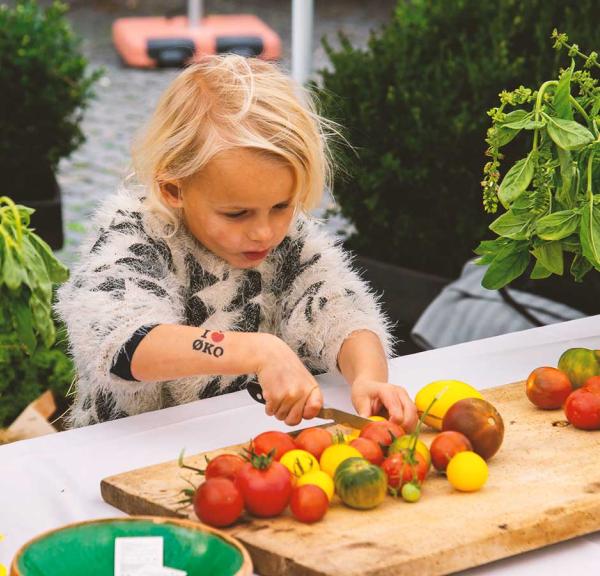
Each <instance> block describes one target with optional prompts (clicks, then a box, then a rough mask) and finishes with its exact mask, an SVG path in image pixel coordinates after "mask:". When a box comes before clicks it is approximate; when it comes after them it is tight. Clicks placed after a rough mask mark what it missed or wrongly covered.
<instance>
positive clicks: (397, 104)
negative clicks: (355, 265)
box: [315, 0, 600, 278]
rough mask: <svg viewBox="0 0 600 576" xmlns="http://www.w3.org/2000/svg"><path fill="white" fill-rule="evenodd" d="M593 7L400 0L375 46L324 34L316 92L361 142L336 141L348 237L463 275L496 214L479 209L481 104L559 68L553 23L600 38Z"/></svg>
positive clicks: (367, 249) (394, 257)
mask: <svg viewBox="0 0 600 576" xmlns="http://www.w3.org/2000/svg"><path fill="white" fill-rule="evenodd" d="M595 8H597V2H595V0H578V2H564V0H529V1H528V2H517V1H514V0H499V1H497V2H482V1H481V0H460V1H457V0H399V1H398V2H397V5H396V8H395V10H394V13H393V15H392V16H391V17H390V19H389V21H388V22H387V23H386V24H385V26H384V27H382V28H381V29H379V30H377V31H374V32H373V34H372V36H371V38H370V40H369V43H368V46H367V47H365V48H363V47H358V46H355V45H353V44H352V42H351V41H350V40H349V39H348V38H347V37H344V36H342V37H341V38H340V41H339V43H335V42H334V41H333V40H331V41H326V42H325V48H326V51H327V54H328V56H329V59H330V66H328V67H327V69H324V70H322V71H321V77H322V82H321V85H320V86H318V87H315V90H316V91H317V94H318V97H319V100H320V101H321V103H322V113H323V114H324V115H325V116H327V117H328V118H331V119H332V120H335V121H337V122H339V124H341V125H342V126H343V127H344V128H345V129H346V130H345V133H344V135H345V137H346V139H347V140H348V141H349V143H350V144H351V145H352V148H353V150H350V149H348V148H340V149H339V150H338V151H337V159H336V160H337V164H338V165H340V164H341V165H343V166H345V169H346V171H347V177H343V176H342V177H340V178H338V179H337V180H336V183H335V189H334V195H335V197H336V200H337V201H338V203H339V208H340V211H341V213H342V214H343V215H344V216H345V217H346V218H348V219H349V220H350V221H351V223H352V224H353V225H354V228H355V232H353V233H352V235H351V237H350V238H349V239H348V242H347V243H348V246H349V247H350V248H351V249H353V250H356V251H357V252H358V253H359V254H361V255H363V256H371V257H373V258H376V259H378V260H384V261H386V262H390V263H393V264H397V265H399V266H405V267H409V268H414V269H417V270H422V271H425V272H429V273H433V274H436V275H439V276H446V277H448V278H451V277H455V276H457V275H458V274H459V273H460V270H461V268H462V267H463V265H464V263H465V262H466V261H467V260H468V259H470V258H471V257H472V255H473V247H474V246H476V245H477V243H478V241H479V240H481V239H482V238H484V236H485V234H486V230H487V226H488V225H489V223H490V222H491V221H492V219H493V218H492V217H491V216H489V215H487V214H485V213H484V212H483V211H482V210H481V188H480V184H479V183H480V181H481V176H480V174H481V166H482V160H481V156H482V153H483V152H484V150H485V145H484V143H483V141H484V139H485V135H486V130H487V128H488V125H489V124H488V122H489V119H488V118H487V116H485V115H483V114H482V113H481V111H482V110H488V109H489V108H491V107H492V106H493V105H494V103H495V102H496V101H497V97H498V93H499V92H500V91H501V90H502V89H503V88H504V87H506V86H519V85H520V84H525V85H529V83H533V84H534V85H539V84H538V83H541V82H542V81H543V80H545V79H547V78H549V77H550V76H549V75H550V74H552V71H554V70H557V66H558V63H559V60H560V55H559V54H557V53H555V52H554V51H552V50H546V49H545V48H546V47H547V43H548V36H549V35H550V34H551V32H552V29H553V28H554V27H560V28H561V29H565V30H566V29H571V28H572V29H577V33H578V35H579V39H580V42H581V43H582V44H583V43H584V42H585V43H586V45H590V46H596V45H597V42H598V41H599V40H600V27H599V26H598V24H597V19H594V18H591V17H590V15H591V14H593V13H594V10H595ZM519 146H520V144H519V142H516V143H515V147H516V148H519ZM515 153H521V150H520V149H519V150H518V151H515Z"/></svg>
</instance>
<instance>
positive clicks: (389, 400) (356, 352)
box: [338, 330, 417, 430]
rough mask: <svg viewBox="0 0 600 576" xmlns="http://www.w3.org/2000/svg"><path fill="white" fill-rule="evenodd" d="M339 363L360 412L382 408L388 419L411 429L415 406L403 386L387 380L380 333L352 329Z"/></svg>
mask: <svg viewBox="0 0 600 576" xmlns="http://www.w3.org/2000/svg"><path fill="white" fill-rule="evenodd" d="M338 365H339V367H340V371H341V372H342V374H343V375H344V378H345V379H346V380H347V381H348V383H349V384H350V385H351V387H352V402H353V404H354V407H355V408H356V411H357V412H358V413H359V414H360V415H361V416H365V417H366V416H371V415H372V414H377V413H378V412H380V411H381V410H382V408H385V409H386V410H387V411H388V413H389V417H390V419H391V420H394V421H395V422H398V423H399V424H402V425H403V426H404V427H405V428H407V429H408V430H412V429H413V428H414V427H415V425H416V423H417V410H416V408H415V405H414V404H413V402H412V401H411V399H410V398H409V396H408V394H407V393H406V390H404V388H401V387H399V386H394V385H393V384H388V382H387V380H388V367H387V360H386V357H385V354H384V351H383V346H382V345H381V341H380V340H379V337H378V336H377V335H376V334H375V333H373V332H371V331H370V330H359V331H356V332H353V333H352V334H350V336H348V338H346V340H344V343H343V344H342V347H341V349H340V353H339V356H338Z"/></svg>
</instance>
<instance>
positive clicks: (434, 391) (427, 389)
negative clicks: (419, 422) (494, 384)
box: [415, 380, 483, 430]
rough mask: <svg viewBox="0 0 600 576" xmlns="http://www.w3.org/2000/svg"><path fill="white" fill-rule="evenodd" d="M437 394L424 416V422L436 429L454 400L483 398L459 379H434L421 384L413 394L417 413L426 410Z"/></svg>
mask: <svg viewBox="0 0 600 576" xmlns="http://www.w3.org/2000/svg"><path fill="white" fill-rule="evenodd" d="M438 394H439V396H438V399H437V400H436V401H435V403H434V404H433V406H432V407H431V409H430V410H429V414H428V415H427V416H426V417H425V424H427V425H428V426H431V427H432V428H435V429H436V430H441V429H442V420H443V419H444V414H446V412H447V411H448V409H449V408H450V406H452V405H453V404H454V403H455V402H458V401H459V400H462V399H463V398H483V396H482V395H481V394H480V393H479V391H478V390H476V389H475V388H473V387H472V386H469V384H467V383H465V382H461V381H460V380H436V381H435V382H430V383H429V384H427V385H426V386H423V388H421V390H419V392H417V395H416V396H415V405H416V407H417V411H418V412H419V415H421V414H423V412H425V410H427V408H428V407H429V405H430V404H431V402H432V401H433V399H434V398H435V397H436V396H437V395H438Z"/></svg>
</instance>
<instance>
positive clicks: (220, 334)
mask: <svg viewBox="0 0 600 576" xmlns="http://www.w3.org/2000/svg"><path fill="white" fill-rule="evenodd" d="M210 337H211V338H212V341H213V342H220V341H221V340H223V338H225V334H223V332H213V333H212V334H211V335H210Z"/></svg>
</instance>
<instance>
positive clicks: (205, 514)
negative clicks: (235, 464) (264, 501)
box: [193, 478, 244, 527]
mask: <svg viewBox="0 0 600 576" xmlns="http://www.w3.org/2000/svg"><path fill="white" fill-rule="evenodd" d="M193 505H194V512H195V513H196V516H198V518H200V520H201V521H202V522H204V523H205V524H210V525H211V526H216V527H223V526H229V525H231V524H233V523H234V522H235V521H236V520H237V519H238V518H239V517H240V515H241V514H242V510H243V509H244V500H243V499H242V495H241V494H240V491H239V490H238V489H237V488H236V486H235V484H234V483H233V482H232V481H231V480H229V479H228V478H210V479H208V480H207V481H206V482H203V483H202V484H200V486H198V488H197V490H196V492H195V493H194V500H193Z"/></svg>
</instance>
